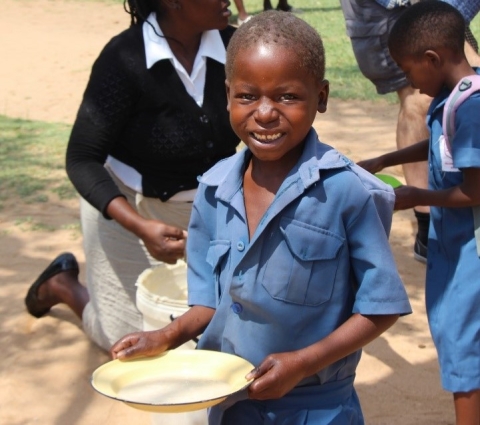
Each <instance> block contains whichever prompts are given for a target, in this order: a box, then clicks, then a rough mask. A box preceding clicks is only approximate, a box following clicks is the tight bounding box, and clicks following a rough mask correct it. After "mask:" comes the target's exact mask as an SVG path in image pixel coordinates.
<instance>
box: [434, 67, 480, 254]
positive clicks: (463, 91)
mask: <svg viewBox="0 0 480 425" xmlns="http://www.w3.org/2000/svg"><path fill="white" fill-rule="evenodd" d="M477 91H480V75H477V74H475V75H470V76H468V77H465V78H462V79H461V80H460V81H459V82H458V84H457V85H456V86H455V88H454V89H453V90H452V92H451V93H450V95H449V96H448V98H447V101H446V102H445V106H444V107H443V120H442V128H443V137H444V138H445V153H446V155H447V156H448V157H449V158H452V149H451V144H450V143H451V142H450V141H451V140H452V139H453V135H454V134H455V113H456V112H457V109H458V108H459V106H460V105H461V104H462V103H463V102H464V101H465V99H467V98H468V97H469V96H470V95H471V94H472V93H474V92H477ZM479 137H480V135H479ZM452 163H453V161H452ZM472 212H473V225H474V231H475V240H476V242H477V254H478V256H479V257H480V205H476V206H474V207H472Z"/></svg>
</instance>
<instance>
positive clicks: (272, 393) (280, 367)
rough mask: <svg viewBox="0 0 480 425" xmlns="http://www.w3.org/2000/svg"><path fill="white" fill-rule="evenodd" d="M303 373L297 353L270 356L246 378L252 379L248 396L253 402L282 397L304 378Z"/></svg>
mask: <svg viewBox="0 0 480 425" xmlns="http://www.w3.org/2000/svg"><path fill="white" fill-rule="evenodd" d="M303 371H304V368H303V367H302V361H301V355H300V354H299V352H297V351H293V352H289V353H277V354H271V355H269V356H267V357H266V358H265V360H263V362H262V363H261V364H260V366H258V367H257V368H255V369H254V370H253V371H252V372H250V373H249V374H248V375H247V376H246V378H247V379H252V378H253V379H254V381H253V382H252V384H251V385H250V386H249V387H248V396H249V397H250V398H251V399H255V400H268V399H277V398H280V397H283V396H284V395H285V394H287V393H288V392H289V391H290V390H292V389H293V388H294V387H295V386H296V385H297V384H298V383H299V382H300V381H301V380H302V379H303V378H304V376H303Z"/></svg>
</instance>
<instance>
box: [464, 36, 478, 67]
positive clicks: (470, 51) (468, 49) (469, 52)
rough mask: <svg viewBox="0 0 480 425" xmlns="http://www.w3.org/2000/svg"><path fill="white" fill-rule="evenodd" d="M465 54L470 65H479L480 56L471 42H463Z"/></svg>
mask: <svg viewBox="0 0 480 425" xmlns="http://www.w3.org/2000/svg"><path fill="white" fill-rule="evenodd" d="M465 56H466V57H467V60H468V63H469V64H470V65H471V66H480V56H479V55H478V53H477V52H476V51H475V48H474V47H473V46H472V44H470V43H468V42H465Z"/></svg>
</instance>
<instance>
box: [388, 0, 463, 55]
mask: <svg viewBox="0 0 480 425" xmlns="http://www.w3.org/2000/svg"><path fill="white" fill-rule="evenodd" d="M464 43H465V20H464V19H463V16H462V15H461V14H460V12H459V11H458V10H457V9H456V8H455V7H453V6H451V5H449V4H448V3H445V2H443V1H437V0H425V1H421V2H419V3H416V4H414V5H413V6H411V7H409V8H407V9H406V10H405V12H403V13H402V15H401V16H400V18H399V19H398V20H397V22H395V24H394V26H393V27H392V30H391V31H390V35H389V38H388V48H389V49H390V53H391V54H392V55H393V56H400V57H401V56H405V55H408V56H418V55H422V54H423V53H424V52H425V51H426V50H438V49H440V48H447V49H450V50H452V51H457V52H463V48H464Z"/></svg>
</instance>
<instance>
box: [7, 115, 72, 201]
mask: <svg viewBox="0 0 480 425" xmlns="http://www.w3.org/2000/svg"><path fill="white" fill-rule="evenodd" d="M70 129H71V126H70V125H66V124H52V123H44V122H38V121H27V120H21V119H12V118H7V117H5V116H2V115H0V163H1V164H2V166H1V167H0V193H1V199H3V200H5V199H8V198H11V197H19V198H20V199H22V200H23V201H24V202H28V203H34V202H47V201H48V199H49V195H50V194H51V193H52V192H54V193H57V194H58V195H59V196H60V197H61V198H62V199H65V198H70V197H72V196H73V195H72V194H73V193H75V190H74V188H73V186H72V184H71V183H70V181H69V180H68V178H67V176H66V173H65V170H64V167H65V149H66V144H67V140H68V136H69V134H70Z"/></svg>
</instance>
